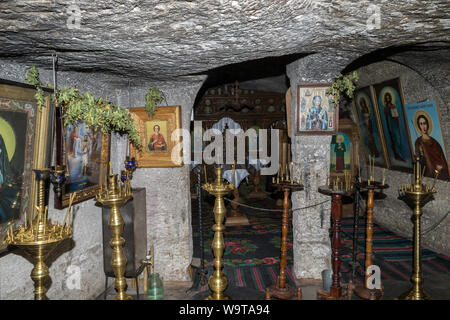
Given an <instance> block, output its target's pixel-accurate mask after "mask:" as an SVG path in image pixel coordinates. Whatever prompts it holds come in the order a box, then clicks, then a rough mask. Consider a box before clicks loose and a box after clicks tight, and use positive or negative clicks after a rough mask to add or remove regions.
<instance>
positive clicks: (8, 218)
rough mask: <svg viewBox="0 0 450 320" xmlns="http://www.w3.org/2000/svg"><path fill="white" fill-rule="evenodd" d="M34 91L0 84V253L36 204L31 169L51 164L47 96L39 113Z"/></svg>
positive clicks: (49, 112)
mask: <svg viewBox="0 0 450 320" xmlns="http://www.w3.org/2000/svg"><path fill="white" fill-rule="evenodd" d="M35 93H36V90H35V88H34V87H32V86H29V85H25V84H22V83H17V82H12V81H2V83H1V84H0V162H1V163H0V176H1V178H0V251H1V250H3V249H5V248H6V244H5V243H4V241H3V240H4V237H5V235H6V231H7V230H8V228H9V226H10V225H11V224H15V223H21V222H24V217H25V214H26V215H27V216H29V213H30V210H32V209H33V207H34V204H35V203H36V190H35V183H34V181H35V176H34V174H33V172H32V170H33V169H34V168H44V167H46V166H48V164H49V161H50V157H51V154H50V148H49V147H48V146H49V144H48V141H49V140H50V139H51V130H49V127H50V114H51V112H52V108H53V106H52V105H51V104H50V98H49V95H46V96H45V100H44V101H45V106H43V107H42V108H41V110H39V108H38V106H37V103H36V98H35V96H34V95H35Z"/></svg>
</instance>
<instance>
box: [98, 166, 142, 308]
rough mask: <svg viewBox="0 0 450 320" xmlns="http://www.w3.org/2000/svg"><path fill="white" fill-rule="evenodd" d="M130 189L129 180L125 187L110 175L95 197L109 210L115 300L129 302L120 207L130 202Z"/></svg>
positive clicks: (115, 176)
mask: <svg viewBox="0 0 450 320" xmlns="http://www.w3.org/2000/svg"><path fill="white" fill-rule="evenodd" d="M132 198H133V197H132V195H131V187H130V186H129V180H127V181H126V183H125V187H124V188H122V186H121V184H120V183H119V182H118V181H117V174H115V175H113V174H111V175H110V176H109V177H108V187H107V188H103V186H102V187H101V188H100V191H99V193H98V194H97V196H96V198H95V199H96V200H97V202H98V204H99V205H100V206H102V207H106V208H109V209H110V211H109V214H110V216H109V227H110V229H111V235H112V239H111V241H110V242H109V244H110V245H111V247H112V249H113V250H112V257H111V266H112V269H113V270H114V276H115V278H116V280H115V287H116V291H117V295H116V297H115V298H114V299H115V300H131V299H132V298H131V296H130V295H128V294H127V293H126V287H127V282H126V279H125V276H124V274H125V268H126V266H127V259H126V257H125V254H124V252H123V246H124V244H125V239H124V238H123V237H122V233H123V226H124V221H123V217H122V213H121V212H120V207H121V206H123V205H124V204H125V203H127V202H128V201H129V200H131V199H132Z"/></svg>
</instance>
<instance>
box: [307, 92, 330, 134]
mask: <svg viewBox="0 0 450 320" xmlns="http://www.w3.org/2000/svg"><path fill="white" fill-rule="evenodd" d="M312 104H313V105H312V107H311V108H309V111H308V116H307V117H306V129H307V130H314V129H320V130H327V128H328V114H327V111H326V110H325V108H322V98H321V97H320V96H314V98H313V99H312Z"/></svg>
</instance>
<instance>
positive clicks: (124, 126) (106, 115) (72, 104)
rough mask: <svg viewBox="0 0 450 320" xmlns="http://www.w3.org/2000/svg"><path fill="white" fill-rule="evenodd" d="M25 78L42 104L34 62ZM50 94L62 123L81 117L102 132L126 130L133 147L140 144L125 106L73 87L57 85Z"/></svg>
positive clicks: (42, 92)
mask: <svg viewBox="0 0 450 320" xmlns="http://www.w3.org/2000/svg"><path fill="white" fill-rule="evenodd" d="M26 81H27V83H29V84H31V85H34V86H35V87H36V100H37V103H38V106H39V108H42V106H45V104H44V91H43V89H42V88H43V87H44V86H43V84H42V82H41V80H40V79H39V72H38V70H37V68H36V67H35V66H33V67H31V69H30V70H29V72H28V74H27V77H26ZM47 87H50V86H47ZM52 98H53V101H55V102H56V105H57V106H63V107H64V113H63V115H62V118H63V121H64V125H66V126H67V125H70V124H74V123H77V122H79V121H82V122H84V123H85V124H86V125H87V126H89V127H93V128H94V129H95V130H96V129H100V130H101V131H102V132H103V133H109V132H110V131H114V132H117V133H120V134H123V133H126V134H128V138H129V139H130V140H131V142H132V143H133V144H134V145H135V146H136V148H137V149H141V148H142V142H141V138H140V136H139V132H138V130H137V127H136V123H135V122H134V120H133V118H132V116H131V113H130V112H129V110H128V109H125V108H122V107H120V106H117V105H114V104H112V103H110V102H108V101H106V100H105V99H103V98H97V97H95V96H94V94H93V93H91V92H86V93H84V94H81V93H80V92H79V90H78V89H77V88H63V89H58V90H57V91H56V94H52Z"/></svg>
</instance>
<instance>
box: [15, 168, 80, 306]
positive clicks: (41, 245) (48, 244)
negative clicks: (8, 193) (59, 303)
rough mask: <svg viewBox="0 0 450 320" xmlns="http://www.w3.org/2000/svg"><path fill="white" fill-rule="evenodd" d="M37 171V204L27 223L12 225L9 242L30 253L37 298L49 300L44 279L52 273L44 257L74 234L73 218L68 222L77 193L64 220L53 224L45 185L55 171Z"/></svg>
mask: <svg viewBox="0 0 450 320" xmlns="http://www.w3.org/2000/svg"><path fill="white" fill-rule="evenodd" d="M33 171H34V173H35V175H36V183H37V185H38V186H37V192H38V205H37V206H36V207H35V210H33V211H32V215H31V217H30V219H29V220H28V223H27V219H26V218H25V224H24V225H23V226H19V227H18V229H17V230H16V231H14V232H13V230H12V226H11V229H10V231H9V233H8V234H7V237H6V243H8V244H10V245H14V246H17V247H19V248H21V249H22V250H23V251H24V252H25V253H26V254H28V255H29V256H30V257H31V259H32V261H33V264H34V268H33V270H32V271H31V279H32V280H33V282H34V299H35V300H47V299H48V298H47V295H46V292H47V290H48V288H46V287H45V285H44V284H45V281H46V279H47V277H48V276H49V275H50V273H49V270H48V267H47V265H46V264H45V260H46V259H47V257H48V256H49V254H50V253H51V252H52V251H53V250H54V249H55V248H56V247H57V246H58V245H59V244H60V243H61V242H62V241H63V240H65V239H67V238H68V237H70V236H71V235H72V228H71V226H70V222H69V223H67V224H66V220H67V217H68V215H69V214H70V209H71V205H72V201H73V199H74V197H75V194H72V196H71V198H70V199H71V201H70V204H69V208H68V209H67V214H66V217H65V219H64V223H63V224H62V225H60V224H59V223H58V222H57V223H55V224H53V223H52V222H51V220H50V219H48V218H47V209H48V207H46V205H45V199H46V192H47V191H46V189H47V185H48V179H49V177H50V174H53V172H51V171H50V170H49V169H47V168H46V169H34V170H33Z"/></svg>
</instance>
